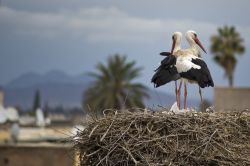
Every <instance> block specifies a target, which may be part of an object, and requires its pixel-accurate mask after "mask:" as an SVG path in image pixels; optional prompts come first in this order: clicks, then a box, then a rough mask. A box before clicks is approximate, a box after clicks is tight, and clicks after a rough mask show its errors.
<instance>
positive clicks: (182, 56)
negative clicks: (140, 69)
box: [173, 31, 214, 109]
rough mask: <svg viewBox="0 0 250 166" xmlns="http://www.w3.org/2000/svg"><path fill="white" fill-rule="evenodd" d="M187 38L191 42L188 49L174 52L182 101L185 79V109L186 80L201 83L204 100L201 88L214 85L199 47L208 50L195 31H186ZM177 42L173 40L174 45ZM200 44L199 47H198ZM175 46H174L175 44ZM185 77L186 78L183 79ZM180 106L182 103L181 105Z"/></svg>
mask: <svg viewBox="0 0 250 166" xmlns="http://www.w3.org/2000/svg"><path fill="white" fill-rule="evenodd" d="M186 39H187V41H188V43H189V44H190V48H188V49H180V50H178V51H176V52H174V53H173V54H174V56H176V64H175V67H176V68H177V71H178V73H179V74H180V76H181V78H182V80H181V82H180V85H179V89H178V100H179V101H180V94H181V86H182V81H183V80H184V109H185V108H186V98H187V85H186V82H187V81H189V82H191V83H197V84H198V85H199V93H200V97H201V100H202V94H201V90H200V87H201V88H204V87H207V86H214V83H213V80H212V77H211V75H210V72H209V70H208V68H207V65H206V63H205V62H204V61H203V60H202V59H201V58H199V57H200V55H201V52H200V49H199V47H200V48H201V49H202V50H203V51H204V52H205V53H206V50H205V49H204V47H203V46H202V44H201V42H200V41H199V39H198V37H197V34H196V33H195V32H194V31H188V32H187V33H186ZM174 44H175V43H174V42H173V45H174ZM198 46H199V47H198ZM173 47H174V46H173ZM183 78H184V79H183ZM179 107H180V105H179Z"/></svg>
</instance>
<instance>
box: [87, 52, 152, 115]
mask: <svg viewBox="0 0 250 166" xmlns="http://www.w3.org/2000/svg"><path fill="white" fill-rule="evenodd" d="M135 64H136V63H135V61H132V62H127V59H126V56H120V55H119V54H115V55H114V56H111V57H109V58H108V61H107V65H105V64H103V63H99V64H97V66H96V69H97V72H95V73H90V75H91V76H92V77H94V78H95V81H94V82H93V83H92V84H91V86H90V88H89V89H87V90H86V91H85V92H84V101H83V105H84V106H85V108H86V107H87V108H88V109H91V110H92V111H96V112H99V113H100V112H102V111H103V110H104V109H107V108H115V109H122V108H128V107H144V104H143V99H144V98H145V97H148V94H147V88H146V87H145V86H143V85H142V84H140V83H136V82H134V80H135V79H136V78H137V77H138V76H139V75H140V71H141V70H142V69H141V68H137V67H135Z"/></svg>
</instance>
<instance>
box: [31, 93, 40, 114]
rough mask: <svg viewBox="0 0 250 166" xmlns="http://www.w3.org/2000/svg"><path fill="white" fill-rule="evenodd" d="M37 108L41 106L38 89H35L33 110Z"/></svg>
mask: <svg viewBox="0 0 250 166" xmlns="http://www.w3.org/2000/svg"><path fill="white" fill-rule="evenodd" d="M37 108H41V96H40V91H39V90H38V89H37V90H36V92H35V96H34V102H33V111H36V110H37Z"/></svg>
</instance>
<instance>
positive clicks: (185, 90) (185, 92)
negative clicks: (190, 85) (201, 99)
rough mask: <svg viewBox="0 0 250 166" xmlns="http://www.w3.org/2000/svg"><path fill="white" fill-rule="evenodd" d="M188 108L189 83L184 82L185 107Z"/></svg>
mask: <svg viewBox="0 0 250 166" xmlns="http://www.w3.org/2000/svg"><path fill="white" fill-rule="evenodd" d="M186 108H187V83H186V81H185V82H184V109H186Z"/></svg>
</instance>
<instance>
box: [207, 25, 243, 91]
mask: <svg viewBox="0 0 250 166" xmlns="http://www.w3.org/2000/svg"><path fill="white" fill-rule="evenodd" d="M211 42H212V44H211V52H212V53H214V61H215V62H216V63H217V64H219V65H220V66H221V67H222V68H223V69H224V70H225V76H226V77H227V78H228V80H229V85H230V86H233V79H234V70H235V67H236V64H237V58H236V56H235V55H240V54H243V53H244V52H245V47H244V45H243V39H242V38H241V37H240V34H239V33H238V32H237V31H236V30H235V28H234V27H233V26H231V27H229V26H224V27H222V28H218V34H217V35H214V36H212V38H211Z"/></svg>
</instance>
